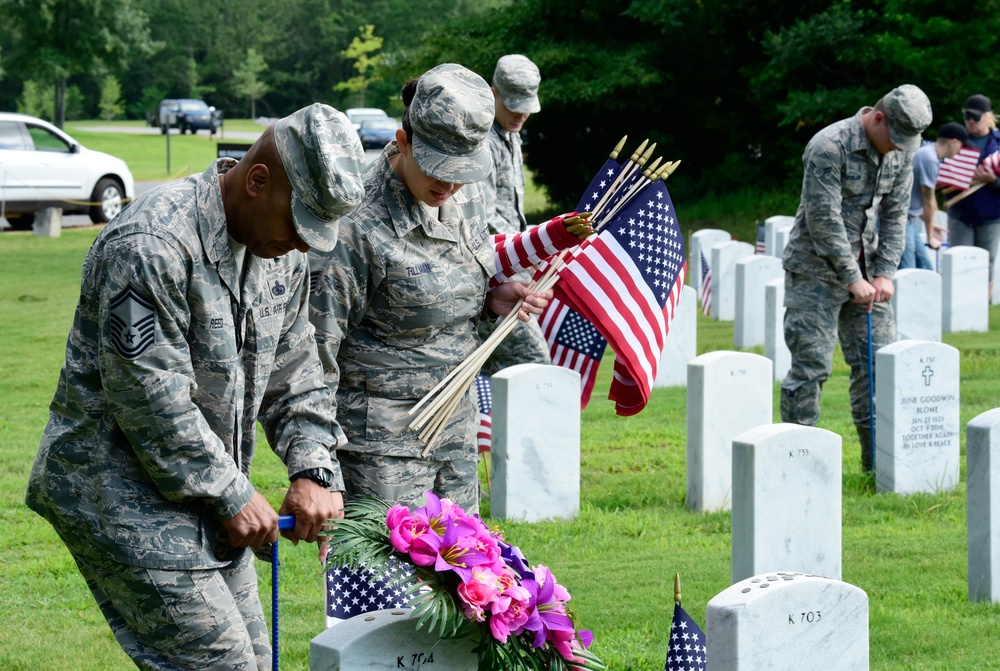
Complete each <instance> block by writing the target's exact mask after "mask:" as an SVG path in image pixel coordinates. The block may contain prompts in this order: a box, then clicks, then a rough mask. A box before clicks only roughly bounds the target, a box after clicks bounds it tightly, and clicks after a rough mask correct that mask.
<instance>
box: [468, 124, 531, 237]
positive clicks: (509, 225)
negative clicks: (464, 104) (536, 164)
mask: <svg viewBox="0 0 1000 671" xmlns="http://www.w3.org/2000/svg"><path fill="white" fill-rule="evenodd" d="M487 137H488V138H489V141H490V151H491V152H492V154H493V172H492V173H491V174H490V176H489V177H487V178H486V179H484V180H483V181H482V182H481V183H480V185H479V186H480V188H482V190H483V202H484V203H485V204H486V213H487V216H488V217H489V222H488V223H489V226H490V231H491V232H492V233H517V232H518V231H523V230H524V229H525V227H526V225H527V222H526V221H525V218H524V161H523V160H522V158H521V136H520V135H519V134H517V133H508V132H507V131H505V130H504V129H503V128H502V127H501V126H500V124H498V123H496V122H494V123H493V127H492V128H491V129H490V134H489V135H488V136H487Z"/></svg>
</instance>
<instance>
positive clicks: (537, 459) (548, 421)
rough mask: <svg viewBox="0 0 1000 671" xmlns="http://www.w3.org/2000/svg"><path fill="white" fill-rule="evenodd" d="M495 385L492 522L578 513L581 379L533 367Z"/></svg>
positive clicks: (512, 371)
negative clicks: (494, 519)
mask: <svg viewBox="0 0 1000 671" xmlns="http://www.w3.org/2000/svg"><path fill="white" fill-rule="evenodd" d="M492 382H493V444H492V447H491V463H492V466H493V476H492V492H491V494H490V512H491V514H492V515H493V517H499V518H507V519H511V518H512V519H523V520H526V521H528V522H537V521H539V520H544V519H573V518H575V517H576V516H577V515H578V514H579V513H580V374H579V373H577V372H576V371H574V370H570V369H568V368H563V367H562V366H543V365H540V364H534V363H525V364H518V365H516V366H511V367H509V368H505V369H503V370H502V371H500V372H499V373H497V374H496V375H494V376H493V378H492Z"/></svg>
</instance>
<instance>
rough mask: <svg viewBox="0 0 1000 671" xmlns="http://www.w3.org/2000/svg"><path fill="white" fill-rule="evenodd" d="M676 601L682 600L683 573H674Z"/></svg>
mask: <svg viewBox="0 0 1000 671" xmlns="http://www.w3.org/2000/svg"><path fill="white" fill-rule="evenodd" d="M674 602H676V603H680V602H681V574H680V573H675V574H674Z"/></svg>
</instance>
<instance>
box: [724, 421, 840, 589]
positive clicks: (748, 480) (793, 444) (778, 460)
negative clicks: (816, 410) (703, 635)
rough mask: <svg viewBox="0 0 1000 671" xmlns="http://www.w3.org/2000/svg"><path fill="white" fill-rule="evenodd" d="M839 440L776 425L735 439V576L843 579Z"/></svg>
mask: <svg viewBox="0 0 1000 671" xmlns="http://www.w3.org/2000/svg"><path fill="white" fill-rule="evenodd" d="M842 463H843V452H842V450H841V438H840V436H839V435H837V434H835V433H832V432H830V431H826V430H825V429H818V428H815V427H811V426H800V425H798V424H771V425H770V426H760V427H757V428H756V429H750V430H749V431H746V432H744V433H741V434H740V435H738V436H736V437H735V438H733V532H732V533H733V544H732V558H733V565H732V576H733V582H739V581H740V580H743V579H744V578H749V577H751V576H754V575H758V574H760V573H766V572H768V571H777V570H783V571H784V570H788V571H802V572H804V573H815V574H817V575H822V576H825V577H827V578H836V579H837V580H840V577H841V533H840V530H841V509H840V508H841V504H840V502H841V498H842V496H841V479H840V476H841V465H842Z"/></svg>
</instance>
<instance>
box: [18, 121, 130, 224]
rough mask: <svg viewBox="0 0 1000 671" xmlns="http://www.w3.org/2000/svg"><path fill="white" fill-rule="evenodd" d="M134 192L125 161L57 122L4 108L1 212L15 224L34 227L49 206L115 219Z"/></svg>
mask: <svg viewBox="0 0 1000 671" xmlns="http://www.w3.org/2000/svg"><path fill="white" fill-rule="evenodd" d="M134 196H135V182H134V180H133V179H132V173H131V171H129V169H128V166H127V165H125V161H122V160H121V159H119V158H115V157H114V156H111V155H109V154H104V153H102V152H99V151H92V150H90V149H87V148H86V147H84V146H82V145H81V144H80V143H79V142H77V141H76V140H74V139H73V138H72V137H70V136H69V135H67V134H66V133H64V132H63V131H61V130H59V129H58V128H56V127H55V126H53V125H52V124H50V123H48V122H46V121H42V120H41V119H37V118H35V117H33V116H27V115H25V114H13V113H9V112H0V211H2V212H3V214H4V216H5V217H6V218H7V221H8V222H9V223H10V225H11V226H12V227H13V228H19V229H26V228H30V227H31V224H32V223H33V222H34V220H35V212H37V211H38V210H42V209H45V208H47V207H59V208H62V210H63V212H64V213H66V214H89V215H90V220H91V221H93V222H94V223H95V224H100V223H105V222H107V221H110V220H111V219H112V218H113V217H114V216H115V215H116V214H118V213H119V212H121V210H122V207H123V206H124V205H125V204H126V203H127V202H128V201H129V200H131V199H132V198H133V197H134Z"/></svg>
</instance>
